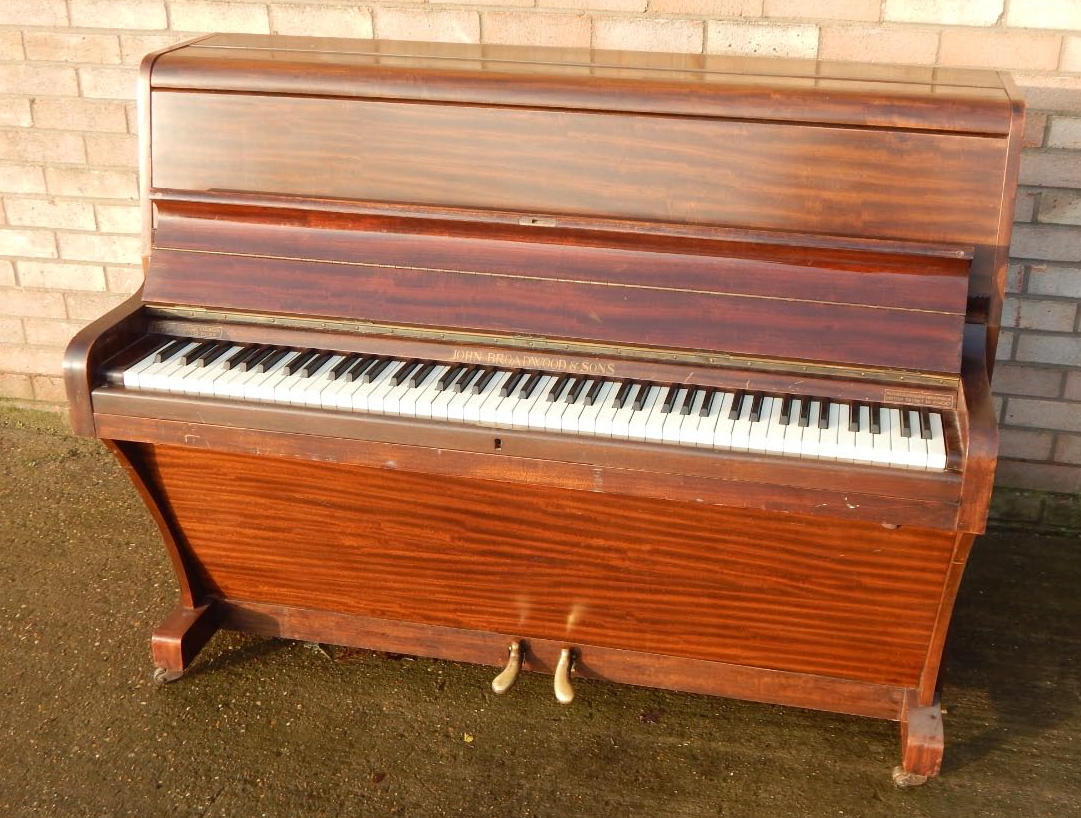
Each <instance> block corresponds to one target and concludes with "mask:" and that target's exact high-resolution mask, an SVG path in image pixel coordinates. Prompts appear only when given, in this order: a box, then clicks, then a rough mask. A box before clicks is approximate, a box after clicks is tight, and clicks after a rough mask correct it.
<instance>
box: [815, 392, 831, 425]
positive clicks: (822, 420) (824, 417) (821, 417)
mask: <svg viewBox="0 0 1081 818" xmlns="http://www.w3.org/2000/svg"><path fill="white" fill-rule="evenodd" d="M819 403H820V404H821V408H820V409H819V410H818V428H819V429H828V428H829V427H830V402H829V401H828V400H826V399H825V398H823V399H822V400H821V401H819Z"/></svg>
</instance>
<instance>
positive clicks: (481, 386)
mask: <svg viewBox="0 0 1081 818" xmlns="http://www.w3.org/2000/svg"><path fill="white" fill-rule="evenodd" d="M502 371H503V370H501V369H485V370H483V372H484V374H483V375H481V376H480V380H478V381H477V382H476V383H475V384H473V394H474V395H479V394H480V393H481V392H483V391H484V390H485V389H487V388H488V384H490V383H491V382H492V379H493V378H495V376H496V375H498V374H499V373H500V372H502ZM503 394H506V393H503Z"/></svg>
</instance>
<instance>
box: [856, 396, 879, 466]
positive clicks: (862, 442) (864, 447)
mask: <svg viewBox="0 0 1081 818" xmlns="http://www.w3.org/2000/svg"><path fill="white" fill-rule="evenodd" d="M859 426H860V427H859V429H858V430H857V431H856V436H855V451H854V454H853V455H852V459H853V460H855V461H856V462H857V463H871V462H873V461H874V454H873V453H874V448H875V443H874V440H873V438H872V435H871V410H870V407H868V406H867V405H866V404H861V405H860V407H859Z"/></svg>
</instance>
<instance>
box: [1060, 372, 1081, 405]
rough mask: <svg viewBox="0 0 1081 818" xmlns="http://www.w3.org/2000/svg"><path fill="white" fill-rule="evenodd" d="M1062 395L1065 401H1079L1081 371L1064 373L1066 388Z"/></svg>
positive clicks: (1080, 396)
mask: <svg viewBox="0 0 1081 818" xmlns="http://www.w3.org/2000/svg"><path fill="white" fill-rule="evenodd" d="M1062 395H1063V397H1065V398H1066V399H1067V400H1077V401H1081V369H1079V370H1076V371H1074V372H1067V373H1066V388H1065V389H1064V390H1063V391H1062Z"/></svg>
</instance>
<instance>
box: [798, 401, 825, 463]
mask: <svg viewBox="0 0 1081 818" xmlns="http://www.w3.org/2000/svg"><path fill="white" fill-rule="evenodd" d="M809 400H810V404H811V406H810V409H809V411H808V415H807V425H806V426H804V427H803V434H802V436H801V438H800V457H802V458H807V459H810V460H817V459H818V458H819V457H821V456H822V445H821V439H822V430H821V429H819V428H818V422H819V420H821V418H822V401H820V400H818V399H817V398H812V399H809Z"/></svg>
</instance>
